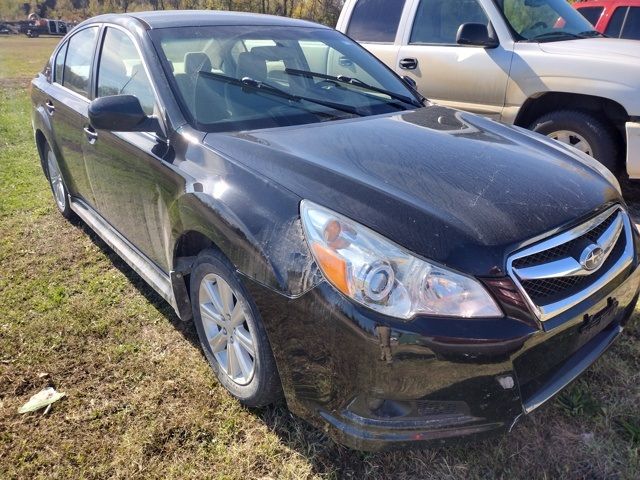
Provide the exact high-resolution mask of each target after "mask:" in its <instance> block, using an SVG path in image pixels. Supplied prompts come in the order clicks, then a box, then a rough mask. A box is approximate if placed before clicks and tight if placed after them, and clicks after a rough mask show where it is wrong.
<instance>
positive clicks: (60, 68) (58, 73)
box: [53, 43, 69, 85]
mask: <svg viewBox="0 0 640 480" xmlns="http://www.w3.org/2000/svg"><path fill="white" fill-rule="evenodd" d="M68 46H69V44H68V43H65V44H64V45H63V46H62V48H60V50H58V54H57V55H56V61H55V67H54V71H53V81H54V82H56V83H59V84H60V85H62V74H63V72H64V57H65V56H66V55H67V47H68Z"/></svg>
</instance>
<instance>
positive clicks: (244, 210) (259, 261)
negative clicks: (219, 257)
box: [172, 174, 319, 297]
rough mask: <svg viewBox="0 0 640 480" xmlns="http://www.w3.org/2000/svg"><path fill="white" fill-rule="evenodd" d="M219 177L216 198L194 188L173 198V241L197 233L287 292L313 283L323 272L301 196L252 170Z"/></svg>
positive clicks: (246, 271) (249, 272) (245, 271)
mask: <svg viewBox="0 0 640 480" xmlns="http://www.w3.org/2000/svg"><path fill="white" fill-rule="evenodd" d="M218 182H224V185H225V192H224V193H223V194H222V195H218V198H216V196H214V195H213V194H211V193H205V192H192V193H187V194H185V195H183V196H182V197H180V198H179V199H178V201H177V202H176V203H175V205H174V207H173V208H174V212H173V213H172V217H174V218H177V219H178V222H177V223H178V224H179V225H180V229H179V231H176V232H175V234H174V245H176V244H177V242H178V239H179V238H180V236H181V235H182V234H183V233H185V232H198V233H200V234H202V235H204V236H205V237H207V238H208V239H210V240H211V241H212V242H213V243H214V244H215V246H216V247H217V248H218V249H219V250H220V251H221V252H222V253H223V254H224V255H225V256H226V257H227V258H228V259H229V260H230V261H231V263H232V264H233V265H234V266H235V267H236V269H237V270H238V271H239V272H240V273H241V274H242V275H245V276H246V277H248V278H250V279H252V280H255V281H256V282H259V283H261V284H263V285H265V286H267V287H269V288H271V289H273V290H275V291H277V292H279V293H281V294H283V295H286V296H288V297H297V296H300V295H302V294H303V293H305V292H306V291H307V290H309V289H310V288H312V287H313V286H314V285H315V284H316V283H317V282H318V281H319V276H318V272H317V267H316V265H315V263H314V261H313V257H312V255H311V252H310V251H309V249H308V246H307V244H306V241H305V239H304V237H303V232H302V225H301V223H300V216H299V202H300V199H299V198H298V197H297V196H295V195H294V194H292V193H290V192H288V191H286V190H284V189H281V188H278V187H277V186H275V185H273V184H272V183H268V182H264V181H261V180H259V179H257V178H256V177H254V176H253V175H250V174H249V175H242V176H241V178H240V177H239V176H238V175H231V176H228V177H227V179H226V180H222V179H219V180H218ZM229 182H233V183H229ZM214 188H216V187H214ZM218 188H220V187H218Z"/></svg>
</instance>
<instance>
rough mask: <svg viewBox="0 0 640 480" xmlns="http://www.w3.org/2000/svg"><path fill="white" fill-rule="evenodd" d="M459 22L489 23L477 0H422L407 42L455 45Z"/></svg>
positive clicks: (460, 23)
mask: <svg viewBox="0 0 640 480" xmlns="http://www.w3.org/2000/svg"><path fill="white" fill-rule="evenodd" d="M463 23H484V24H485V25H489V18H488V17H487V14H486V13H485V12H484V10H483V9H482V7H481V6H480V4H479V3H478V1H477V0H422V1H421V2H420V5H419V7H418V11H417V12H416V17H415V20H414V22H413V30H412V31H411V39H410V43H412V44H432V45H433V44H435V45H456V36H457V34H458V29H459V28H460V25H462V24H463Z"/></svg>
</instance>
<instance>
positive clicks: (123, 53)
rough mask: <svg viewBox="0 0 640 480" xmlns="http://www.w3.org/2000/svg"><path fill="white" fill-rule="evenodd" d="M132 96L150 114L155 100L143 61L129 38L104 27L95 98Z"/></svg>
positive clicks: (120, 32)
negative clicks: (105, 30) (104, 32)
mask: <svg viewBox="0 0 640 480" xmlns="http://www.w3.org/2000/svg"><path fill="white" fill-rule="evenodd" d="M108 95H134V96H135V97H137V98H138V100H140V104H141V105H142V109H143V110H144V111H145V113H146V114H147V115H151V114H153V107H154V104H155V97H154V94H153V89H152V88H151V82H150V81H149V77H148V76H147V72H146V71H145V70H144V66H143V65H142V59H141V58H140V55H139V54H138V51H137V50H136V47H135V45H134V43H133V41H132V40H131V39H130V38H129V36H128V35H127V34H126V33H124V32H123V31H121V30H118V29H116V28H107V32H106V35H105V37H104V43H103V44H102V52H101V54H100V64H99V66H98V97H105V96H108Z"/></svg>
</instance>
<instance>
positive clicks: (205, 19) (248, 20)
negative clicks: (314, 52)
mask: <svg viewBox="0 0 640 480" xmlns="http://www.w3.org/2000/svg"><path fill="white" fill-rule="evenodd" d="M132 18H133V19H137V20H138V21H139V22H141V23H142V24H143V25H144V26H145V28H146V29H149V30H151V29H154V28H171V27H201V26H217V25H238V26H240V25H266V26H282V27H313V28H328V27H325V26H323V25H319V24H317V23H313V22H308V21H305V20H296V19H293V18H288V17H278V16H275V15H263V14H259V13H244V12H227V11H218V10H157V11H150V12H132V13H122V14H107V15H99V16H97V17H93V18H91V19H90V20H89V22H90V23H94V22H114V23H125V22H126V21H127V20H130V19H132Z"/></svg>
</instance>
